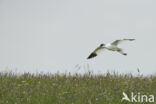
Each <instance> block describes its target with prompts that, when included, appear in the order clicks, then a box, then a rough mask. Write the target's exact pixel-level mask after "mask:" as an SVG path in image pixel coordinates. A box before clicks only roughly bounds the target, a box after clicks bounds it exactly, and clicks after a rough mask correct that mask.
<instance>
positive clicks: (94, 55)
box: [87, 53, 97, 59]
mask: <svg viewBox="0 0 156 104" xmlns="http://www.w3.org/2000/svg"><path fill="white" fill-rule="evenodd" d="M96 56H97V54H96V53H91V54H90V55H89V56H88V58H87V59H91V58H93V57H96Z"/></svg>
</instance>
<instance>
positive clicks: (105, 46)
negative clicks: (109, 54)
mask: <svg viewBox="0 0 156 104" xmlns="http://www.w3.org/2000/svg"><path fill="white" fill-rule="evenodd" d="M134 40H135V39H120V40H115V41H113V42H112V43H108V44H100V46H99V47H97V48H96V49H95V50H94V51H93V52H92V53H91V54H90V55H89V56H88V58H87V59H91V58H93V57H96V56H97V55H98V54H99V53H100V52H101V51H103V50H104V49H107V50H110V51H116V52H119V53H120V54H122V55H125V56H126V55H127V53H125V52H123V49H122V48H119V47H118V44H119V43H122V42H124V41H134Z"/></svg>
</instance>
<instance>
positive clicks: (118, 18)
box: [0, 0, 156, 74]
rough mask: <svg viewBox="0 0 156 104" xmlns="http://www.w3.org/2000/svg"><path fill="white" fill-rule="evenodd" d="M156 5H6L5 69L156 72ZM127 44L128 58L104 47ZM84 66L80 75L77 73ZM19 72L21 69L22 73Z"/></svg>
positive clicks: (54, 0) (87, 1) (87, 0)
mask: <svg viewBox="0 0 156 104" xmlns="http://www.w3.org/2000/svg"><path fill="white" fill-rule="evenodd" d="M155 5H156V1H155V0H0V68H1V69H0V70H1V71H5V70H12V71H15V70H16V71H17V72H23V71H26V72H41V71H42V72H52V73H54V72H57V71H59V72H71V73H73V72H85V69H83V68H84V67H87V64H89V65H90V68H91V70H93V72H95V73H104V72H106V71H108V70H109V71H112V70H115V71H117V72H119V73H126V72H131V73H136V72H137V68H139V69H140V71H141V73H143V74H155V73H156V57H155V56H156V55H155V53H156V47H155V46H154V45H155V44H156V41H155V40H156V39H155V38H156V13H155V11H156V6H155ZM122 38H136V41H134V42H125V43H124V44H122V45H121V47H123V48H125V50H124V51H125V52H127V53H128V56H126V57H125V56H122V55H121V54H118V53H115V52H109V51H105V52H103V54H101V55H100V56H99V57H96V58H94V59H91V60H86V58H87V57H88V55H89V54H90V52H92V51H93V50H94V49H95V48H96V47H97V46H99V44H101V43H107V42H112V41H114V40H115V39H122ZM76 65H78V66H80V67H81V69H80V70H78V68H75V66H76ZM16 68H17V69H16Z"/></svg>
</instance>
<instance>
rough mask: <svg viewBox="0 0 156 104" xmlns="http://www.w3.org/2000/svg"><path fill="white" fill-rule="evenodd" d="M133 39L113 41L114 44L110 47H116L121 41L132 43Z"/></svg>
mask: <svg viewBox="0 0 156 104" xmlns="http://www.w3.org/2000/svg"><path fill="white" fill-rule="evenodd" d="M133 40H135V39H120V40H115V41H114V42H112V43H111V44H112V45H118V44H119V43H121V42H123V41H133Z"/></svg>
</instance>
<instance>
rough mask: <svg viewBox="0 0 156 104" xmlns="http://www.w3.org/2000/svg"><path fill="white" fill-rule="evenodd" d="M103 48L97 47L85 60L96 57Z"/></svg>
mask: <svg viewBox="0 0 156 104" xmlns="http://www.w3.org/2000/svg"><path fill="white" fill-rule="evenodd" d="M103 49H104V47H97V48H96V49H95V50H94V51H93V52H92V53H91V54H90V55H89V56H88V58H87V59H90V58H93V57H96V56H97V55H98V54H99V53H100V52H101V51H103Z"/></svg>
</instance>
